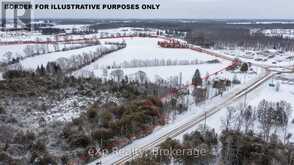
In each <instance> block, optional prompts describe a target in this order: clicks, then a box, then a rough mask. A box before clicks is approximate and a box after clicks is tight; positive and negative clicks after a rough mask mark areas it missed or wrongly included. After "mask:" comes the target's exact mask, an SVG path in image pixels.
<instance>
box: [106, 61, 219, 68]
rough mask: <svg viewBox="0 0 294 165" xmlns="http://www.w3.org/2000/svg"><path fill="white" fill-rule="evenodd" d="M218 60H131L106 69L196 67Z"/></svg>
mask: <svg viewBox="0 0 294 165" xmlns="http://www.w3.org/2000/svg"><path fill="white" fill-rule="evenodd" d="M218 62H219V61H218V60H211V61H205V62H204V61H199V60H171V59H168V60H165V59H161V60H160V59H152V60H140V59H133V60H131V61H124V62H122V63H120V64H116V63H113V65H111V66H108V68H113V69H115V68H139V67H154V66H173V65H197V64H205V63H218Z"/></svg>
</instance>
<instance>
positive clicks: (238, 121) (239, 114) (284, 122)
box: [223, 100, 292, 143]
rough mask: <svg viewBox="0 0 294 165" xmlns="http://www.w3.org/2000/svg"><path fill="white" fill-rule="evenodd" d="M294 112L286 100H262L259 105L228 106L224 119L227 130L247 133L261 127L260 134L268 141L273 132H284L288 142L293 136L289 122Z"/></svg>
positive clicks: (283, 137) (283, 138)
mask: <svg viewBox="0 0 294 165" xmlns="http://www.w3.org/2000/svg"><path fill="white" fill-rule="evenodd" d="M291 113H292V107H291V105H290V103H288V102H286V101H280V102H269V101H266V100H262V101H261V102H260V103H259V104H258V106H257V107H252V106H246V105H244V104H240V105H238V106H236V107H228V111H227V116H226V119H225V120H223V125H224V127H225V130H234V131H238V132H241V131H243V132H244V133H245V134H248V133H250V132H254V131H255V130H256V128H260V135H261V137H262V138H263V140H264V141H266V142H268V141H269V139H270V135H271V134H277V133H278V131H280V132H282V136H281V137H282V140H283V142H284V143H287V142H288V140H289V138H290V137H291V136H292V135H291V134H288V122H289V117H290V115H291Z"/></svg>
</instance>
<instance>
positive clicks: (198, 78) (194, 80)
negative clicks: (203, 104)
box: [192, 69, 202, 86]
mask: <svg viewBox="0 0 294 165" xmlns="http://www.w3.org/2000/svg"><path fill="white" fill-rule="evenodd" d="M192 84H193V85H194V86H202V78H201V75H200V71H199V69H196V71H195V73H194V76H193V78H192Z"/></svg>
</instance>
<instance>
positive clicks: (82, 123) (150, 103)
mask: <svg viewBox="0 0 294 165" xmlns="http://www.w3.org/2000/svg"><path fill="white" fill-rule="evenodd" d="M161 108H162V103H161V101H160V100H159V99H158V98H156V97H151V98H148V99H144V100H137V101H131V102H127V103H125V104H124V105H121V106H115V105H113V106H109V105H108V106H103V107H100V106H98V105H97V104H94V105H92V106H91V107H90V108H89V109H88V111H87V112H86V113H84V114H82V115H81V116H80V117H79V118H77V119H75V120H74V121H73V122H72V123H69V124H68V125H67V126H65V127H64V130H63V138H64V139H65V141H66V142H67V143H68V144H69V146H71V147H73V148H77V147H82V148H86V147H87V146H89V145H90V144H91V145H98V146H99V147H100V148H102V149H109V150H111V149H112V148H113V147H121V146H123V145H126V144H128V143H129V142H130V141H131V140H133V139H135V138H138V137H142V136H145V135H147V134H149V133H151V132H152V131H153V129H154V127H155V126H157V125H162V124H164V122H165V121H164V114H163V111H162V110H161Z"/></svg>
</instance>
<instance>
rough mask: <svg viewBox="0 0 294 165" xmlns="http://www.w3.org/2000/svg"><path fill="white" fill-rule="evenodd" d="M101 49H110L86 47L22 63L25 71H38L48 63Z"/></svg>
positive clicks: (33, 58)
mask: <svg viewBox="0 0 294 165" xmlns="http://www.w3.org/2000/svg"><path fill="white" fill-rule="evenodd" d="M100 47H108V45H96V46H90V47H85V48H81V49H75V50H69V51H63V52H54V53H48V54H44V55H39V56H34V57H30V58H27V59H25V60H23V61H21V62H20V64H21V65H22V67H23V68H25V69H36V68H37V67H38V66H41V65H44V66H46V64H47V63H48V62H54V61H56V60H57V59H58V58H61V57H63V58H70V57H72V56H74V55H78V54H81V55H82V54H83V53H89V52H94V51H95V50H96V49H97V48H100Z"/></svg>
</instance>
